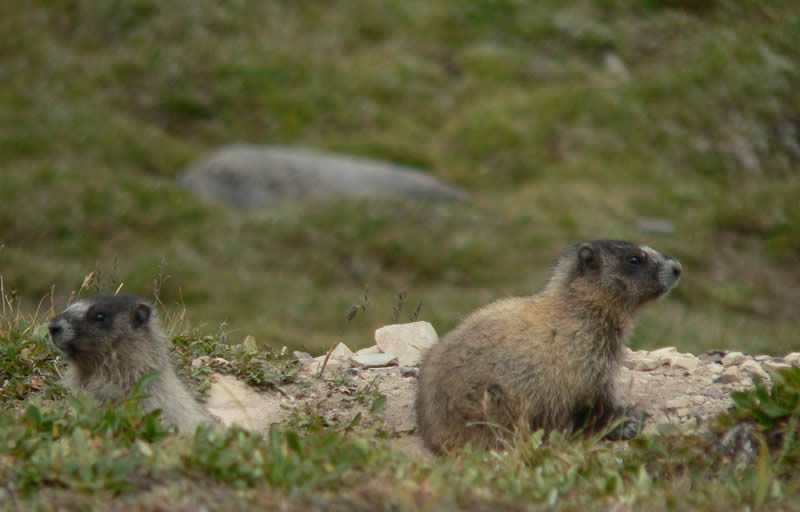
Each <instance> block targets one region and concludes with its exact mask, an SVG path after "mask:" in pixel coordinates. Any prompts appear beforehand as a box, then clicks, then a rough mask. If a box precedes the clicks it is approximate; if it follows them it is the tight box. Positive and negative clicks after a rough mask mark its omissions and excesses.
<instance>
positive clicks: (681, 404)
mask: <svg viewBox="0 0 800 512" xmlns="http://www.w3.org/2000/svg"><path fill="white" fill-rule="evenodd" d="M664 405H665V406H666V407H667V409H682V408H685V407H689V399H688V398H686V397H683V396H682V397H678V398H673V399H671V400H667V402H666V403H665V404H664Z"/></svg>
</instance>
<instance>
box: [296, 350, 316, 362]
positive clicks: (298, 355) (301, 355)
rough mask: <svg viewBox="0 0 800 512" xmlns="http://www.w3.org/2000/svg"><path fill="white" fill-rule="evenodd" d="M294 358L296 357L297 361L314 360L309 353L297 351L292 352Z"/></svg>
mask: <svg viewBox="0 0 800 512" xmlns="http://www.w3.org/2000/svg"><path fill="white" fill-rule="evenodd" d="M292 356H294V358H295V359H297V360H298V361H300V360H303V359H312V357H311V354H309V353H308V352H302V351H300V350H295V351H294V352H292Z"/></svg>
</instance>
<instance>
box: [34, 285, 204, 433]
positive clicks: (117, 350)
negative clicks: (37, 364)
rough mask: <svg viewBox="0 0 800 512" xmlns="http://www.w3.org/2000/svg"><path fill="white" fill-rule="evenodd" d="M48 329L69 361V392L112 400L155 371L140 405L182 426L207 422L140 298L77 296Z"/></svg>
mask: <svg viewBox="0 0 800 512" xmlns="http://www.w3.org/2000/svg"><path fill="white" fill-rule="evenodd" d="M49 330H50V337H51V339H52V340H53V344H54V345H55V346H56V347H57V348H58V349H59V350H60V351H61V352H62V353H63V354H64V356H65V357H66V359H67V362H68V363H69V369H68V371H67V374H66V375H65V384H66V385H67V387H69V388H70V389H72V390H73V391H75V392H79V391H85V392H87V393H89V394H90V395H92V396H93V397H94V398H95V399H96V400H98V401H100V402H108V401H110V402H114V401H118V400H121V399H123V398H125V397H126V396H127V395H128V393H129V392H130V390H131V388H132V387H133V386H134V385H135V384H136V383H137V382H138V381H139V380H140V379H141V378H142V377H143V376H144V375H146V374H148V373H154V374H155V375H156V379H155V381H154V383H153V385H152V386H151V387H150V389H147V390H146V393H147V394H148V398H146V399H145V400H144V402H143V406H144V408H145V409H147V410H152V409H156V408H158V409H161V411H162V416H163V418H164V419H165V420H166V421H167V422H169V423H170V424H172V425H174V426H175V427H177V428H178V429H179V430H182V431H191V430H193V429H194V428H195V427H197V425H199V424H201V423H209V422H211V421H212V420H211V418H210V416H209V415H208V414H207V413H206V412H205V410H204V409H203V407H202V406H201V405H200V404H199V403H198V402H197V401H196V400H195V398H194V397H193V396H192V395H191V394H190V393H189V391H188V390H187V389H186V387H185V386H184V384H183V383H182V382H181V381H180V379H179V378H178V376H177V375H176V374H175V370H174V368H173V366H172V363H171V361H170V356H169V345H168V343H169V341H168V340H167V337H166V335H165V334H164V331H163V329H162V327H161V323H160V321H159V319H158V315H157V314H156V311H155V310H154V308H153V306H152V305H151V304H150V303H148V302H147V301H145V300H144V299H142V298H141V297H137V296H133V295H98V296H95V297H89V298H86V299H82V300H80V301H79V302H76V303H74V304H71V305H70V306H68V307H67V308H66V309H65V310H64V311H63V312H62V313H61V314H59V315H56V316H55V317H54V318H53V319H52V320H51V321H50V324H49Z"/></svg>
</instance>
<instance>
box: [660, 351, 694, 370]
mask: <svg viewBox="0 0 800 512" xmlns="http://www.w3.org/2000/svg"><path fill="white" fill-rule="evenodd" d="M662 361H665V362H667V363H668V364H669V365H670V366H671V367H673V368H681V369H683V370H694V369H695V368H697V367H698V366H699V365H700V360H699V359H697V358H696V357H695V356H693V355H691V354H674V355H673V354H670V355H668V356H666V357H664V358H662Z"/></svg>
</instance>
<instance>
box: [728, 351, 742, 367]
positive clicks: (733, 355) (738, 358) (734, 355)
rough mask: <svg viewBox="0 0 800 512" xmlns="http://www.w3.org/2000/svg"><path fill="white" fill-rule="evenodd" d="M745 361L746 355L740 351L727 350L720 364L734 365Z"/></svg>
mask: <svg viewBox="0 0 800 512" xmlns="http://www.w3.org/2000/svg"><path fill="white" fill-rule="evenodd" d="M745 361H747V356H746V355H744V354H742V353H741V352H729V353H728V355H726V356H725V357H723V358H722V364H724V365H725V366H736V365H739V364H742V363H743V362H745Z"/></svg>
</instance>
